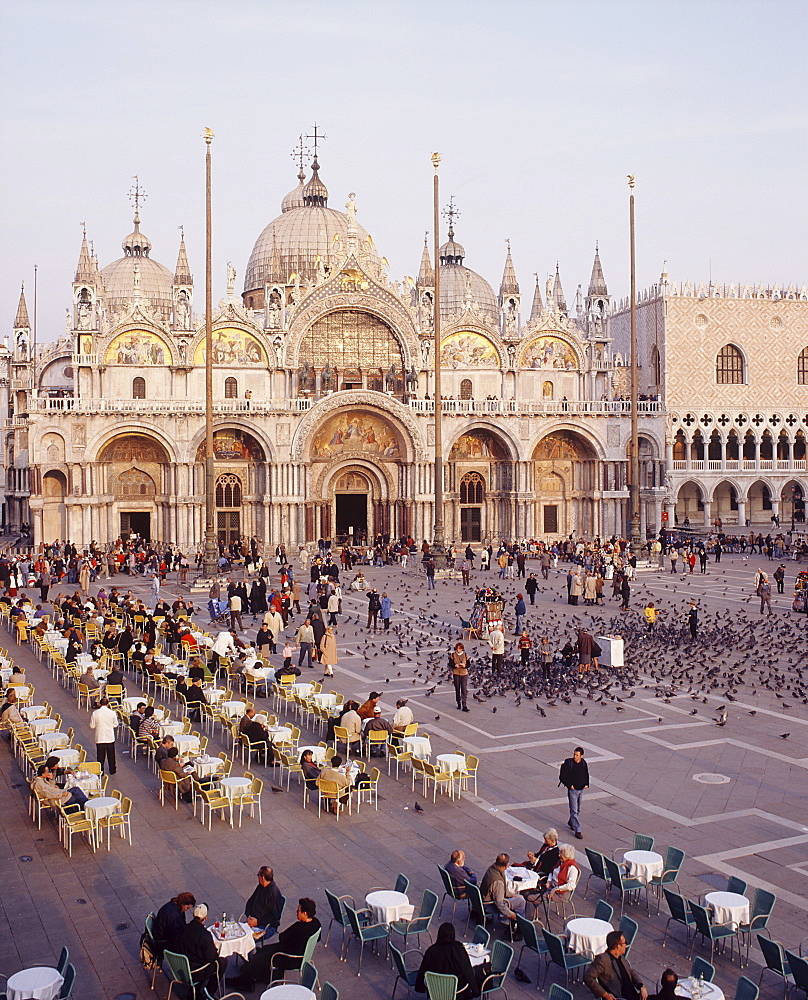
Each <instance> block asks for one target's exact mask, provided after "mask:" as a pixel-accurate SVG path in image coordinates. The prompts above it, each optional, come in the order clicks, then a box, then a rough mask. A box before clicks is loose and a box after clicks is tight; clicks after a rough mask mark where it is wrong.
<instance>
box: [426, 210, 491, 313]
mask: <svg viewBox="0 0 808 1000" xmlns="http://www.w3.org/2000/svg"><path fill="white" fill-rule="evenodd" d="M438 253H439V255H440V315H441V319H442V320H448V319H449V318H450V317H452V316H456V315H458V314H459V313H462V312H463V311H464V310H465V309H466V308H467V306H476V307H477V309H478V310H479V311H480V314H481V315H482V316H483V318H484V319H486V320H487V321H488V322H489V323H491V324H492V325H493V326H496V325H497V322H498V317H499V309H498V307H497V297H496V296H495V295H494V290H493V288H491V286H490V285H489V284H488V282H487V281H486V280H485V278H484V277H483V276H482V275H481V274H477V272H476V271H472V270H471V268H470V267H466V266H465V265H464V264H463V260H464V259H465V256H466V250H465V248H464V247H463V245H462V244H460V243H457V242H456V241H455V238H454V228H453V227H452V226H451V225H450V226H449V239H448V240H447V242H446V243H444V244H443V246H442V247H441V248H440V250H439V251H438Z"/></svg>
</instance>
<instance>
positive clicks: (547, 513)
mask: <svg viewBox="0 0 808 1000" xmlns="http://www.w3.org/2000/svg"><path fill="white" fill-rule="evenodd" d="M557 531H558V507H557V506H556V504H554V503H546V504H545V505H544V533H545V535H554V534H555V533H556V532H557Z"/></svg>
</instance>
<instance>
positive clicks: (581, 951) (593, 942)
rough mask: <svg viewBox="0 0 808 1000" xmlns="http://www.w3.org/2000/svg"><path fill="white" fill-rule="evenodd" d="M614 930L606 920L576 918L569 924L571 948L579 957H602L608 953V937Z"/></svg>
mask: <svg viewBox="0 0 808 1000" xmlns="http://www.w3.org/2000/svg"><path fill="white" fill-rule="evenodd" d="M613 929H614V928H613V927H612V925H611V924H610V923H608V921H606V920H596V919H595V918H594V917H576V918H575V919H574V920H570V922H569V923H568V924H567V934H569V948H570V951H574V952H575V953H576V954H577V955H588V956H589V958H594V957H595V955H602V954H603V952H604V951H606V935H607V934H608V933H609V932H610V931H612V930H613Z"/></svg>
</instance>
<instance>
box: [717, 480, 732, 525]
mask: <svg viewBox="0 0 808 1000" xmlns="http://www.w3.org/2000/svg"><path fill="white" fill-rule="evenodd" d="M710 513H711V516H712V518H713V520H717V519H720V520H721V522H722V524H733V523H737V522H738V491H737V490H736V489H735V486H734V485H733V484H732V483H729V482H726V480H725V481H724V482H722V483H719V484H718V486H716V488H715V489H714V490H713V503H712V508H711V511H710Z"/></svg>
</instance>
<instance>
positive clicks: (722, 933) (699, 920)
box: [687, 899, 740, 962]
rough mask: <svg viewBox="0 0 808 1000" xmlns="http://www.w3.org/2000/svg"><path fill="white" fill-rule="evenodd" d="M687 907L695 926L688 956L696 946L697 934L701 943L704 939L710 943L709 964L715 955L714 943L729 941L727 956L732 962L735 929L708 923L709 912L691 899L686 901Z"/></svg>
mask: <svg viewBox="0 0 808 1000" xmlns="http://www.w3.org/2000/svg"><path fill="white" fill-rule="evenodd" d="M687 905H688V906H689V907H690V912H691V913H692V914H693V922H694V923H695V925H696V926H695V929H694V930H695V933H694V934H693V943H692V944H691V945H690V954H691V955H692V954H693V949H694V948H695V946H696V934H699V935H701V939H702V941H704V940H705V939H706V940H708V941H709V942H710V962H712V960H713V955H714V954H715V943H716V941H724V942H726V940H727V939H729V947H730V952H729V954H730V961H732V951H733V945H734V942H735V938H736V937H737V936H738V930H737V928H736V927H734V926H731V925H730V924H713V923H710V914H709V911H708V910H707V909H706V908H705V907H704V906H699V904H698V903H694V902H693V900H692V899H691V900H688V903H687ZM739 947H740V945H739Z"/></svg>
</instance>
